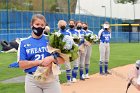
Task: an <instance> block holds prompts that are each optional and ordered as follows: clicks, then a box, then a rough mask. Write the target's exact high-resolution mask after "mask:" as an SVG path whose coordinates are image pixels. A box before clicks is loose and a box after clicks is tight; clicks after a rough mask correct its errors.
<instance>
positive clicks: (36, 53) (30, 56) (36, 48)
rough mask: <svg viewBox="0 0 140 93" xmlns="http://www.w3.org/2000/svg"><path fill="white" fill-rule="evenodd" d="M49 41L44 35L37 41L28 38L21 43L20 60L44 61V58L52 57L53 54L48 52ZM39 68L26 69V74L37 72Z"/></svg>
mask: <svg viewBox="0 0 140 93" xmlns="http://www.w3.org/2000/svg"><path fill="white" fill-rule="evenodd" d="M47 45H48V40H46V37H45V36H44V35H43V36H42V37H41V38H39V39H36V38H33V37H31V36H30V37H28V38H26V39H24V40H22V41H21V43H20V45H19V50H18V60H28V61H34V60H42V59H43V58H45V57H47V56H50V55H51V54H50V53H49V52H47V51H48V50H47V47H46V46H47ZM36 69H37V66H35V67H32V68H28V69H25V72H35V71H36Z"/></svg>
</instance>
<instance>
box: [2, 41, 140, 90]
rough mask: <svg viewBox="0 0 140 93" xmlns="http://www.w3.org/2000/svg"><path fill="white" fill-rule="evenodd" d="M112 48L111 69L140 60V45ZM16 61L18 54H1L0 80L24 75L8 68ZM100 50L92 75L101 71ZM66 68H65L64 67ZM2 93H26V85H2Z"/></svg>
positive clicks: (96, 50) (94, 55) (94, 57)
mask: <svg viewBox="0 0 140 93" xmlns="http://www.w3.org/2000/svg"><path fill="white" fill-rule="evenodd" d="M110 46H111V54H110V61H109V69H111V68H114V67H118V66H123V65H127V64H133V63H135V61H136V60H137V59H139V58H140V56H139V54H140V44H139V43H113V44H111V45H110ZM14 61H16V53H9V54H5V53H1V54H0V74H1V75H0V80H5V79H8V78H12V77H16V76H20V75H24V72H23V71H22V70H21V69H11V68H7V67H8V65H9V64H10V63H12V62H14ZM98 64H99V48H98V45H97V44H96V45H94V46H93V50H92V55H91V65H90V74H94V73H97V72H98V71H99V67H98ZM63 68H64V66H63ZM60 81H61V83H64V82H66V73H62V74H61V75H60ZM0 91H1V93H19V92H18V91H20V93H24V84H23V83H22V84H2V83H0Z"/></svg>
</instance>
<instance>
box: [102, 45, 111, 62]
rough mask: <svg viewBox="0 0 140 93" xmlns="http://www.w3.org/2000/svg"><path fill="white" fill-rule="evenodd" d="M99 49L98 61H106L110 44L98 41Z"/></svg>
mask: <svg viewBox="0 0 140 93" xmlns="http://www.w3.org/2000/svg"><path fill="white" fill-rule="evenodd" d="M99 50H100V61H101V62H108V61H109V56H110V44H109V43H102V42H100V45H99Z"/></svg>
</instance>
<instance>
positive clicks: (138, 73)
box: [128, 60, 140, 91]
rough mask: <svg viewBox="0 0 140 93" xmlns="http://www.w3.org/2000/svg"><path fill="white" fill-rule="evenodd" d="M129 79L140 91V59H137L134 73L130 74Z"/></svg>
mask: <svg viewBox="0 0 140 93" xmlns="http://www.w3.org/2000/svg"><path fill="white" fill-rule="evenodd" d="M128 79H129V80H130V83H132V84H133V85H134V86H135V87H136V88H137V89H138V90H139V91H140V60H137V61H136V63H135V67H134V70H133V73H131V75H129V77H128Z"/></svg>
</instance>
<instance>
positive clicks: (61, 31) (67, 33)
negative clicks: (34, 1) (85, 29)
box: [58, 30, 70, 36]
mask: <svg viewBox="0 0 140 93" xmlns="http://www.w3.org/2000/svg"><path fill="white" fill-rule="evenodd" d="M58 32H60V33H61V34H63V35H68V36H70V32H68V31H66V30H59V31H58Z"/></svg>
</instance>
